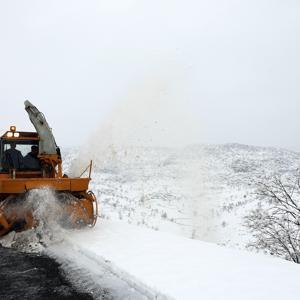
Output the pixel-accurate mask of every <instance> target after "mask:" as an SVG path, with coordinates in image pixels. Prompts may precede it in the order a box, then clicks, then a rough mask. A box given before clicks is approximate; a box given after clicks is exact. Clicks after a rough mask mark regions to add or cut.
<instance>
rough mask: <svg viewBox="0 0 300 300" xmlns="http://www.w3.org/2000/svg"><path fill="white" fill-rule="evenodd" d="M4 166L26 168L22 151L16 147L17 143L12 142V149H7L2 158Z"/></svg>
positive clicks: (6, 167) (17, 168)
mask: <svg viewBox="0 0 300 300" xmlns="http://www.w3.org/2000/svg"><path fill="white" fill-rule="evenodd" d="M2 166H3V169H4V170H9V169H16V170H20V169H23V168H24V158H23V155H22V153H21V151H19V150H17V149H16V143H15V142H12V143H11V144H10V149H8V150H6V151H5V152H4V155H3V159H2Z"/></svg>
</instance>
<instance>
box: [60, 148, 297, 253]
mask: <svg viewBox="0 0 300 300" xmlns="http://www.w3.org/2000/svg"><path fill="white" fill-rule="evenodd" d="M91 156H92V158H93V159H94V165H95V167H94V172H93V174H92V177H93V180H92V183H91V186H90V188H91V190H93V191H94V192H95V193H96V196H97V198H98V200H99V204H100V208H101V216H102V217H103V218H104V219H108V220H122V221H124V222H127V223H130V224H135V225H138V226H145V227H148V228H151V229H154V230H159V231H165V232H170V233H174V234H178V235H181V236H184V237H188V238H194V239H199V240H202V241H208V242H214V243H217V244H221V245H226V246H229V247H233V248H238V249H243V248H244V247H245V245H246V244H247V243H248V242H249V238H250V234H249V232H247V229H246V228H245V227H244V226H243V222H244V221H243V217H244V216H245V214H247V213H248V211H249V209H252V208H253V207H255V206H256V205H257V200H256V197H255V195H254V192H255V190H256V187H257V182H259V181H263V180H264V179H265V178H266V177H268V176H270V175H272V174H277V175H281V174H287V173H293V172H295V171H296V170H297V169H298V167H299V165H300V154H299V153H296V152H292V151H288V150H281V149H276V148H262V147H253V146H246V145H239V144H225V145H201V146H191V147H187V148H184V149H171V148H126V149H121V150H117V149H114V148H110V149H108V150H107V151H105V156H103V155H99V156H97V154H96V155H95V154H92V155H91ZM81 159H82V158H81V157H80V155H79V159H78V151H74V150H70V151H68V152H66V153H65V169H66V172H67V173H68V171H69V170H70V168H71V165H74V164H75V165H76V160H81ZM74 162H75V163H74ZM77 173H81V172H77Z"/></svg>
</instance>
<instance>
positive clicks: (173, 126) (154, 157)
mask: <svg viewBox="0 0 300 300" xmlns="http://www.w3.org/2000/svg"><path fill="white" fill-rule="evenodd" d="M177 74H178V72H176V70H172V68H171V69H168V70H167V71H164V72H157V73H155V74H153V76H148V78H146V79H145V80H143V81H140V82H139V83H136V84H134V85H133V86H131V88H129V92H127V94H126V96H125V98H124V100H123V101H121V102H120V103H119V105H118V106H117V107H116V108H115V110H114V111H113V112H112V113H111V114H110V115H109V116H108V117H107V119H106V120H105V121H103V122H102V123H101V126H100V128H99V129H98V130H96V131H95V132H94V133H92V135H91V137H90V139H89V140H88V142H87V143H86V144H85V145H84V146H83V147H82V149H81V151H80V153H79V155H78V156H77V158H76V159H74V160H73V162H72V166H71V167H70V175H71V176H79V175H80V174H81V173H82V171H83V170H84V169H85V168H86V167H87V165H88V164H89V160H93V161H94V173H93V174H92V177H93V179H94V182H95V181H98V179H99V178H100V176H101V174H103V172H104V173H113V174H118V178H116V180H118V181H120V182H119V186H118V190H116V189H115V188H114V189H113V191H112V193H110V196H109V198H112V199H111V200H109V201H113V202H116V204H114V205H116V208H118V206H120V207H123V210H120V211H119V212H118V214H119V216H118V217H119V218H120V219H124V217H123V215H124V214H125V212H124V207H128V210H129V212H127V211H126V215H132V214H139V217H136V218H135V222H136V223H137V224H145V223H147V226H150V227H152V228H154V229H161V228H162V227H164V228H165V229H166V230H167V231H169V228H168V226H162V227H161V225H160V224H158V223H157V222H154V223H153V222H152V223H151V221H149V220H148V221H147V220H145V219H147V218H148V217H143V215H145V214H146V215H148V213H149V218H152V216H150V214H152V215H153V211H154V213H155V212H157V210H158V212H157V214H158V215H161V219H162V221H163V223H164V224H165V223H166V222H165V221H167V222H168V220H170V222H171V223H172V224H171V227H174V226H173V223H176V222H177V223H178V224H179V223H182V222H183V223H184V224H183V225H184V227H185V228H186V230H185V233H184V235H185V236H188V237H193V238H202V237H204V232H207V230H206V228H207V227H211V226H212V225H213V224H211V222H212V218H210V213H211V209H210V205H211V204H212V203H208V202H207V201H206V198H205V192H204V190H203V185H202V182H203V176H205V174H201V173H199V168H198V166H197V165H195V164H194V160H193V158H192V157H191V158H189V160H188V163H187V164H184V166H183V168H182V167H181V166H182V165H180V161H181V155H182V153H183V152H184V151H183V149H184V147H186V146H187V145H190V144H195V143H199V142H201V140H200V137H201V124H200V121H198V120H196V118H195V116H194V115H193V112H192V105H191V103H190V99H189V97H190V96H189V92H188V85H187V84H186V81H185V80H183V79H182V78H181V76H178V75H177ZM203 160H205V157H204V156H203V157H202V158H201V161H203ZM198 161H199V159H197V162H198ZM97 177H98V178H97ZM120 178H121V179H120ZM99 180H100V179H99ZM109 180H113V179H111V178H110V179H109ZM129 181H130V182H132V183H134V186H131V187H127V186H126V185H127V183H128V182H129ZM112 184H114V183H112ZM91 188H92V189H93V190H95V191H97V193H98V198H99V201H100V205H101V207H102V208H103V210H102V213H103V214H104V216H105V217H108V218H111V215H108V214H106V215H105V207H103V203H101V201H103V197H102V189H103V188H105V187H104V186H103V182H100V181H99V184H98V182H97V183H95V184H94V185H92V187H91ZM105 189H107V188H105ZM124 189H129V190H130V192H128V195H127V194H126V195H125V193H127V192H126V191H124ZM178 199H181V200H178ZM124 201H126V203H124ZM166 201H167V202H168V205H170V203H173V202H178V201H182V205H181V204H180V205H177V204H176V203H174V204H175V206H177V207H179V208H178V211H176V213H174V214H173V212H172V215H170V213H169V212H165V211H161V209H160V207H161V206H162V205H165V202H166ZM127 202H128V203H127ZM154 202H156V203H157V202H159V203H157V208H156V207H154V206H153V205H154ZM172 205H173V204H172ZM173 206H174V205H173ZM115 211H117V209H115ZM137 211H139V213H137ZM130 218H131V217H130ZM125 220H126V219H125ZM127 221H129V220H128V219H127ZM177 223H176V224H177ZM150 224H151V225H150ZM205 236H206V237H205V240H209V241H211V240H212V239H211V238H210V237H209V236H208V234H207V233H205Z"/></svg>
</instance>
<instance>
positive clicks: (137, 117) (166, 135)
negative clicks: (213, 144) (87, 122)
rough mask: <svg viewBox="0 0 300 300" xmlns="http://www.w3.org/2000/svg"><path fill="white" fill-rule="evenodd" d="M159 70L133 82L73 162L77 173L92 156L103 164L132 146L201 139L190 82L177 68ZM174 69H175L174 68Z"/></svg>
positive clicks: (178, 144)
mask: <svg viewBox="0 0 300 300" xmlns="http://www.w3.org/2000/svg"><path fill="white" fill-rule="evenodd" d="M170 68H171V69H168V70H159V71H157V72H153V74H152V76H147V77H146V78H144V79H143V80H141V79H139V80H137V81H136V83H134V84H132V85H131V86H130V87H129V88H128V90H127V91H126V92H124V96H122V99H121V100H120V101H119V102H118V104H117V106H116V107H115V109H114V110H113V111H112V112H111V114H110V115H108V116H107V118H106V119H105V120H101V122H100V126H99V128H98V130H96V131H95V132H93V133H92V134H91V137H90V139H89V140H88V141H87V143H86V144H85V145H84V146H83V147H82V149H81V155H80V160H77V161H76V162H74V164H73V167H72V171H73V172H74V175H76V172H77V175H79V174H78V173H79V172H80V170H81V169H82V167H84V166H86V165H87V164H88V161H89V159H93V160H94V161H95V163H96V164H97V165H98V166H99V167H102V166H103V165H104V164H105V162H106V161H107V160H109V161H110V160H115V159H116V152H120V151H123V152H125V151H126V149H128V148H131V147H182V146H185V145H188V144H191V143H196V142H197V141H199V135H200V134H199V131H200V130H199V129H200V125H199V122H197V121H196V120H195V116H194V115H193V112H192V108H191V104H190V101H189V96H188V92H187V89H188V87H187V85H186V84H185V82H184V80H183V78H181V76H179V75H177V73H178V72H176V70H172V67H170ZM173 69H174V68H173Z"/></svg>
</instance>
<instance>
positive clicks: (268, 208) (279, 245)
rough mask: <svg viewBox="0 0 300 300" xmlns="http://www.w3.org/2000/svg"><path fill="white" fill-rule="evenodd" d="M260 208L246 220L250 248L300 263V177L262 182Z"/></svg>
mask: <svg viewBox="0 0 300 300" xmlns="http://www.w3.org/2000/svg"><path fill="white" fill-rule="evenodd" d="M257 196H258V197H259V199H260V204H259V207H258V208H257V209H255V210H252V211H251V212H250V214H249V215H248V216H247V217H246V226H247V227H248V228H249V229H250V230H251V232H252V233H253V236H254V241H253V242H252V243H250V244H249V245H248V246H249V247H250V248H256V249H258V250H261V249H263V250H265V251H267V252H268V253H270V254H272V255H275V256H279V257H282V258H285V259H287V260H291V261H294V262H296V263H300V176H299V174H298V175H297V176H295V177H294V178H292V179H288V178H285V179H282V178H279V177H275V178H273V179H272V180H270V181H268V182H267V183H262V182H261V183H259V187H258V190H257Z"/></svg>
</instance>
